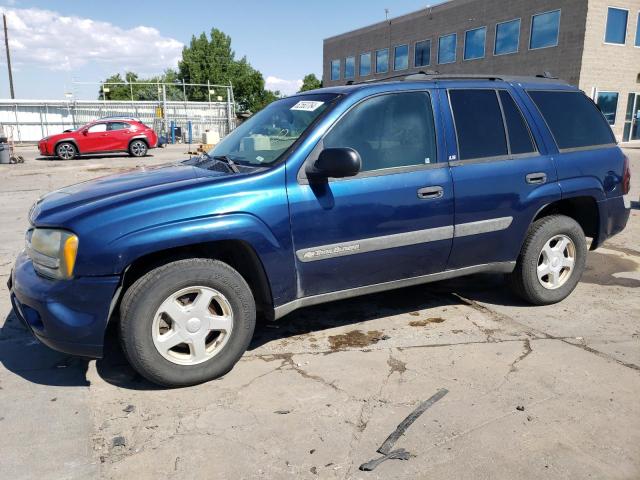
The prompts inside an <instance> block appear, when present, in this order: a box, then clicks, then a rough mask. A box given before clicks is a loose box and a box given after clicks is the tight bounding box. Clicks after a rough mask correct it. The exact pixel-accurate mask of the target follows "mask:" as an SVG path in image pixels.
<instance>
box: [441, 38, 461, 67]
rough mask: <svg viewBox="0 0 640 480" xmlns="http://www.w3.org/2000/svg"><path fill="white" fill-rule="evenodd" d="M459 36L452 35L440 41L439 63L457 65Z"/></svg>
mask: <svg viewBox="0 0 640 480" xmlns="http://www.w3.org/2000/svg"><path fill="white" fill-rule="evenodd" d="M457 46H458V35H457V34H455V33H452V34H451V35H445V36H443V37H440V38H439V39H438V63H440V64H442V63H455V61H456V48H457Z"/></svg>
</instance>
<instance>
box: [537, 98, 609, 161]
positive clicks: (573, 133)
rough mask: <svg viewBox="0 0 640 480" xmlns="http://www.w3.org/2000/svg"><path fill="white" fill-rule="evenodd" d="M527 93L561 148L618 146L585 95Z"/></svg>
mask: <svg viewBox="0 0 640 480" xmlns="http://www.w3.org/2000/svg"><path fill="white" fill-rule="evenodd" d="M528 93H529V96H530V97H531V99H532V100H533V101H534V103H535V104H536V106H537V107H538V110H540V113H541V114H542V116H543V117H544V119H545V120H546V122H547V125H548V126H549V129H550V130H551V133H552V134H553V137H554V138H555V141H556V144H557V145H558V148H559V149H561V150H564V149H569V148H580V147H591V146H597V145H608V144H611V143H615V138H614V136H613V133H612V132H611V128H610V127H609V125H608V124H607V122H605V120H604V118H603V117H602V115H601V114H600V112H599V111H598V108H597V107H596V106H595V105H594V103H593V102H592V101H591V100H589V98H587V97H586V96H585V95H584V94H583V93H582V92H566V91H565V92H559V91H556V92H551V91H529V92H528Z"/></svg>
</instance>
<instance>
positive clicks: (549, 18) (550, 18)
mask: <svg viewBox="0 0 640 480" xmlns="http://www.w3.org/2000/svg"><path fill="white" fill-rule="evenodd" d="M559 34H560V10H554V11H553V12H546V13H539V14H537V15H534V16H533V17H532V18H531V39H530V40H529V48H530V49H531V50H533V49H536V48H547V47H555V46H557V45H558V36H559Z"/></svg>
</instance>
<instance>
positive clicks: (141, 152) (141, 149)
mask: <svg viewBox="0 0 640 480" xmlns="http://www.w3.org/2000/svg"><path fill="white" fill-rule="evenodd" d="M147 150H148V148H147V144H146V143H145V141H144V140H134V141H133V142H131V143H130V144H129V153H130V154H131V155H132V156H133V157H144V156H145V155H146V154H147Z"/></svg>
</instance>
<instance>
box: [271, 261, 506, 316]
mask: <svg viewBox="0 0 640 480" xmlns="http://www.w3.org/2000/svg"><path fill="white" fill-rule="evenodd" d="M515 267H516V262H499V263H487V264H483V265H474V266H472V267H464V268H459V269H457V270H445V271H444V272H439V273H431V274H429V275H422V276H419V277H412V278H403V279H400V280H393V281H391V282H384V283H376V284H373V285H365V286H363V287H356V288H350V289H348V290H340V291H338V292H328V293H322V294H320V295H313V296H311V297H303V298H299V299H297V300H294V301H292V302H289V303H285V304H284V305H280V306H278V307H275V309H274V310H275V319H276V320H277V319H279V318H282V317H284V316H285V315H287V314H289V313H291V312H293V311H294V310H297V309H298V308H302V307H309V306H311V305H318V304H321V303H326V302H333V301H335V300H343V299H345V298H352V297H357V296H360V295H367V294H370V293H377V292H383V291H386V290H393V289H396V288H403V287H410V286H413V285H420V284H423V283H430V282H437V281H439V280H446V279H448V278H455V277H462V276H464V275H470V274H472V273H480V272H495V273H510V272H512V271H513V269H514V268H515Z"/></svg>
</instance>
